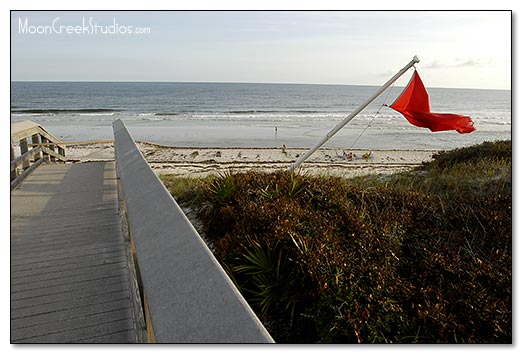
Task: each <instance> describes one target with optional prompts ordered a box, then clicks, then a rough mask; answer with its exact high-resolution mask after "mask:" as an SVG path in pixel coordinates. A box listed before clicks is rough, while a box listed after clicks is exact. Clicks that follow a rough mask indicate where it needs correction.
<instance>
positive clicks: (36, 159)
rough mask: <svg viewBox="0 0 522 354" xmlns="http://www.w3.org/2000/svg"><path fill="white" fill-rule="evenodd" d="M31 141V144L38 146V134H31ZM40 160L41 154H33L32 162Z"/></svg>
mask: <svg viewBox="0 0 522 354" xmlns="http://www.w3.org/2000/svg"><path fill="white" fill-rule="evenodd" d="M31 141H32V142H33V144H40V134H38V133H37V134H33V136H32V137H31ZM33 148H34V146H33ZM41 158H43V154H42V152H38V153H36V154H34V162H36V161H38V160H40V159H41Z"/></svg>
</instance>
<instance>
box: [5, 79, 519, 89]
mask: <svg viewBox="0 0 522 354" xmlns="http://www.w3.org/2000/svg"><path fill="white" fill-rule="evenodd" d="M11 82H57V83H58V82H62V83H63V82H67V83H147V84H156V83H157V84H248V85H252V84H254V85H256V84H258V85H316V86H370V87H380V86H382V85H375V84H374V85H371V84H339V83H336V84H334V83H302V82H249V81H146V80H138V81H132V80H11ZM394 87H402V88H404V87H406V86H405V85H397V86H394ZM427 88H436V89H455V90H498V91H512V90H511V88H509V89H505V88H476V87H444V86H428V87H427Z"/></svg>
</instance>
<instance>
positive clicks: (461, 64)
mask: <svg viewBox="0 0 522 354" xmlns="http://www.w3.org/2000/svg"><path fill="white" fill-rule="evenodd" d="M490 61H491V60H480V59H473V58H467V59H461V58H455V59H454V61H453V63H440V62H438V61H433V62H431V63H430V64H428V65H426V66H424V68H426V69H446V68H466V67H479V66H484V65H487V64H488V63H489V62H490Z"/></svg>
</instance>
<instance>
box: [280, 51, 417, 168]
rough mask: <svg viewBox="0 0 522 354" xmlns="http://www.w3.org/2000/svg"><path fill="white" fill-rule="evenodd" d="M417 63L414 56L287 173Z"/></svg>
mask: <svg viewBox="0 0 522 354" xmlns="http://www.w3.org/2000/svg"><path fill="white" fill-rule="evenodd" d="M418 62H419V58H418V57H417V56H416V55H415V56H414V57H413V59H412V60H411V61H410V62H409V63H408V64H407V65H406V66H405V67H404V68H402V69H401V70H400V71H399V72H398V73H397V74H395V75H394V76H393V77H392V78H391V79H389V80H388V81H387V82H386V83H385V84H384V85H382V87H381V88H380V89H379V90H377V92H375V93H374V94H373V96H371V97H370V98H369V99H368V100H366V102H364V103H363V104H361V105H360V106H359V107H358V108H357V109H356V110H355V111H353V112H352V113H351V114H350V115H349V116H348V117H346V118H345V119H344V120H343V121H342V122H340V123H339V124H337V125H336V126H335V127H334V128H333V129H332V130H330V132H329V133H328V134H326V136H325V137H324V138H322V139H321V141H319V142H318V143H317V144H315V146H314V147H312V148H311V149H310V150H308V152H307V153H306V154H304V155H303V156H301V157H300V158H299V159H297V161H295V162H294V163H293V164H292V165H290V167H289V168H288V170H289V171H293V170H295V169H296V168H297V167H298V166H299V165H300V164H301V163H302V162H303V161H304V160H306V159H307V158H309V157H310V155H312V154H313V153H314V152H315V151H317V149H319V148H320V147H321V146H322V145H323V144H324V143H326V142H327V141H328V140H330V138H331V137H332V136H334V135H335V134H336V133H337V132H338V131H339V130H341V128H342V127H344V126H345V125H346V124H347V123H348V122H349V121H351V120H352V119H353V118H354V117H355V116H356V115H357V114H359V113H360V112H361V111H362V110H363V109H364V108H366V106H368V105H369V104H370V103H372V101H373V100H375V99H376V98H377V97H378V96H379V95H380V94H381V93H383V92H384V91H385V90H386V89H387V88H388V87H390V86H391V85H392V84H393V83H394V82H395V81H397V79H398V78H399V77H401V76H402V74H404V73H405V72H406V71H408V69H409V68H411V67H412V66H413V65H415V63H418Z"/></svg>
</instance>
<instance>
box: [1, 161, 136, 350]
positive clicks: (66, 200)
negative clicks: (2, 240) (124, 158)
mask: <svg viewBox="0 0 522 354" xmlns="http://www.w3.org/2000/svg"><path fill="white" fill-rule="evenodd" d="M116 182H117V180H116V175H115V165H114V162H95V163H83V164H50V165H42V166H40V167H39V168H38V169H36V170H35V171H34V172H33V173H32V174H31V175H29V176H28V177H27V178H26V179H25V180H24V182H22V184H21V185H20V186H19V187H18V188H16V189H15V190H13V191H12V193H11V341H12V342H14V343H73V342H95V343H96V342H99V343H107V342H117V343H128V342H134V341H135V340H136V330H135V327H136V325H135V320H134V318H133V310H131V309H132V299H131V296H132V291H131V289H130V282H129V280H130V272H129V269H128V264H127V262H128V260H127V252H128V247H129V246H128V243H127V242H126V241H125V239H124V238H123V235H122V231H121V224H120V217H119V211H118V199H117V198H118V196H117V185H116Z"/></svg>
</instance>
